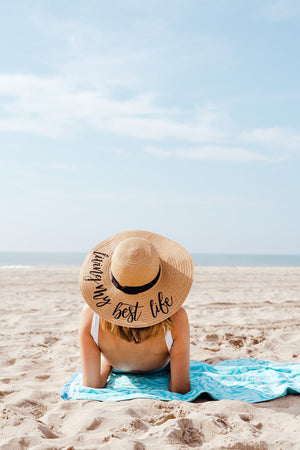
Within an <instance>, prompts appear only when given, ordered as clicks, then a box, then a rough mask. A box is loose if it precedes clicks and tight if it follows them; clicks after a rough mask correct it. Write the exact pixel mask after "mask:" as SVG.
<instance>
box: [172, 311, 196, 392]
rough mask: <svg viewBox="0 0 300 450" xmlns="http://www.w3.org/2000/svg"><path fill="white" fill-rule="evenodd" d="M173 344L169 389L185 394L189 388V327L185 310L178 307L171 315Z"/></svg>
mask: <svg viewBox="0 0 300 450" xmlns="http://www.w3.org/2000/svg"><path fill="white" fill-rule="evenodd" d="M172 320H173V323H174V327H173V328H172V336H173V345H172V348H171V351H170V365H171V379H170V390H171V391H172V392H177V393H178V394H186V393H187V392H189V391H190V390H191V383H190V327H189V319H188V316H187V313H186V311H185V310H184V309H183V308H180V310H179V311H177V312H176V314H174V316H173V317H172Z"/></svg>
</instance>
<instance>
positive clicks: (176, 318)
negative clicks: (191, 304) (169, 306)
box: [172, 307, 189, 325]
mask: <svg viewBox="0 0 300 450" xmlns="http://www.w3.org/2000/svg"><path fill="white" fill-rule="evenodd" d="M188 321H189V318H188V315H187V312H186V310H185V309H184V308H183V307H181V308H179V310H178V311H176V313H175V314H173V316H172V322H173V323H174V325H180V324H181V323H186V322H188Z"/></svg>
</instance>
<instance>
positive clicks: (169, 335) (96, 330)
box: [91, 313, 173, 353]
mask: <svg viewBox="0 0 300 450" xmlns="http://www.w3.org/2000/svg"><path fill="white" fill-rule="evenodd" d="M99 319H100V317H99V316H98V314H96V313H94V314H93V320H92V325H91V336H92V338H93V339H94V341H95V343H96V345H97V347H98V334H99ZM165 341H166V345H167V347H168V350H169V353H170V350H171V347H172V345H173V338H172V333H171V330H168V331H167V332H166V334H165Z"/></svg>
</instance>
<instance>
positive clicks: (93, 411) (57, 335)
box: [0, 266, 300, 450]
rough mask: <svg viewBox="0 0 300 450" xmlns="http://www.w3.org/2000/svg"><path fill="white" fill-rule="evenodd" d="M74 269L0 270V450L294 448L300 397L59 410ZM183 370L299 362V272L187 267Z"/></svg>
mask: <svg viewBox="0 0 300 450" xmlns="http://www.w3.org/2000/svg"><path fill="white" fill-rule="evenodd" d="M78 274H79V268H77V267H74V268H48V269H46V268H30V267H28V268H1V269H0V285H1V302H0V311H1V316H0V317H1V318H0V325H1V327H0V334H1V350H0V352H1V353H0V357H1V374H0V408H1V416H0V417H1V419H0V421H1V425H0V428H1V429H0V448H1V449H7V450H8V449H9V450H12V449H27V448H28V449H29V448H30V449H69V450H71V449H99V448H103V449H115V448H118V449H121V448H124V449H134V450H142V449H169V448H172V449H184V448H189V447H191V448H200V447H201V448H203V449H236V450H240V449H241V450H252V449H253V450H254V449H284V450H285V449H299V448H300V444H299V443H300V425H299V423H300V417H299V416H300V396H298V395H289V396H286V397H282V398H279V399H276V400H272V401H268V402H263V403H257V404H250V403H246V402H242V401H231V400H221V401H213V400H212V399H211V398H210V397H208V396H204V397H200V398H198V399H197V400H196V401H194V402H192V403H187V402H180V401H172V402H164V401H157V400H145V399H136V400H130V401H124V402H103V403H101V402H96V401H66V400H62V399H61V397H60V392H61V390H62V388H63V386H64V384H65V383H66V382H67V381H68V379H69V378H70V377H71V376H72V375H73V374H74V373H76V372H78V371H79V370H80V368H81V367H80V354H79V346H78V339H77V330H78V321H79V315H80V312H81V308H82V306H83V305H84V300H83V299H82V297H81V294H80V291H79V287H78V281H77V280H78ZM185 307H186V310H187V312H188V315H189V320H190V328H191V360H197V361H204V362H208V363H211V364H216V363H218V362H219V361H222V360H225V359H235V358H260V359H266V360H271V361H277V362H300V329H299V307H300V267H293V268H292V267H199V266H197V267H196V268H195V279H194V283H193V286H192V289H191V292H190V295H189V296H188V298H187V300H186V303H185Z"/></svg>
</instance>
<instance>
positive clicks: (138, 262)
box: [111, 238, 160, 286]
mask: <svg viewBox="0 0 300 450" xmlns="http://www.w3.org/2000/svg"><path fill="white" fill-rule="evenodd" d="M159 267H160V260H159V255H158V252H157V250H156V248H155V247H154V245H153V244H151V242H149V241H147V240H146V239H143V238H128V239H125V240H124V241H122V242H120V243H119V245H118V246H117V247H116V248H115V251H114V253H113V255H112V260H111V272H112V274H113V276H114V277H115V279H116V280H117V281H118V283H119V284H120V285H121V286H143V285H145V284H147V283H150V282H151V281H152V280H153V279H154V278H155V277H156V276H157V274H158V272H159Z"/></svg>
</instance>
